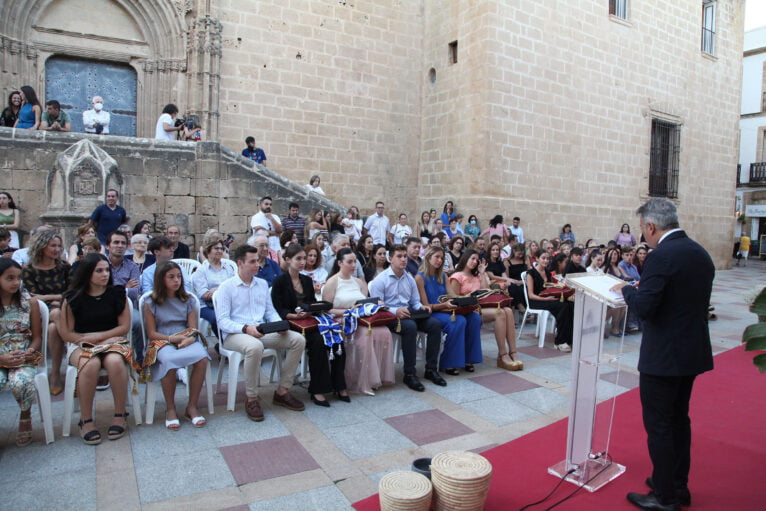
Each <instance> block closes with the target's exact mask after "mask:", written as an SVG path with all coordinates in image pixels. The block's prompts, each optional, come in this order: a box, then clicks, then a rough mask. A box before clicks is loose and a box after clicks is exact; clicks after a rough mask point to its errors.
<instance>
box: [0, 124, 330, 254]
mask: <svg viewBox="0 0 766 511" xmlns="http://www.w3.org/2000/svg"><path fill="white" fill-rule="evenodd" d="M83 139H85V140H89V141H90V142H92V143H93V144H95V146H97V147H98V148H100V149H103V150H104V151H105V152H106V154H108V156H109V157H111V158H113V159H114V161H115V162H116V168H115V170H114V172H115V177H114V180H113V181H109V182H110V183H111V184H112V185H114V186H117V187H119V188H121V192H122V193H121V198H120V204H121V205H122V206H123V207H124V208H125V209H126V210H127V212H128V215H129V216H130V222H129V223H130V224H131V225H135V224H136V223H138V222H139V221H140V220H149V221H150V222H152V224H153V225H154V226H155V229H156V230H157V231H158V232H160V231H163V232H164V230H165V228H166V227H167V226H168V225H172V224H177V225H179V226H181V227H182V232H183V234H184V239H183V241H184V242H185V243H187V244H189V245H190V246H192V247H199V244H200V242H201V240H202V235H203V234H204V233H205V231H206V230H207V229H209V228H216V229H218V230H219V231H221V232H222V233H226V234H233V235H235V236H236V238H237V243H242V242H244V241H245V240H246V238H247V235H248V233H249V225H250V217H251V216H252V215H253V214H255V213H256V212H257V211H258V198H259V197H262V196H264V195H270V196H271V197H272V198H273V199H274V212H275V213H277V214H278V215H280V216H282V215H285V214H287V206H288V204H289V203H290V202H292V201H295V202H297V203H298V204H300V206H301V214H302V216H307V215H308V214H309V213H310V212H311V210H312V209H313V208H321V209H328V210H338V211H340V210H341V209H342V206H340V205H338V204H336V203H334V202H332V201H330V200H327V199H325V198H324V197H321V196H319V195H317V194H315V193H313V192H309V191H308V190H307V189H306V188H305V187H304V186H301V185H298V184H296V183H293V182H291V181H289V180H287V179H285V178H284V177H282V176H280V175H279V174H276V173H274V172H272V171H271V170H269V169H268V168H266V167H264V166H262V165H257V164H255V163H254V162H252V161H250V160H248V159H245V158H243V157H242V156H240V155H238V154H236V153H234V152H233V151H231V150H229V149H227V148H225V147H223V146H221V145H220V144H218V143H216V142H202V143H199V144H195V143H193V142H168V141H158V140H151V139H144V138H129V137H111V136H96V135H85V134H81V133H47V132H42V131H36V132H32V131H26V130H12V129H8V128H0V182H1V183H2V186H0V190H5V191H8V192H10V193H11V195H13V198H14V199H15V201H16V204H17V206H18V207H19V208H20V209H21V214H22V221H21V227H22V230H23V231H29V230H30V229H31V228H32V227H34V226H35V225H37V224H39V223H41V216H44V217H45V219H46V220H50V221H52V222H53V223H54V224H57V225H58V226H64V227H65V228H66V229H65V232H64V234H65V238H66V240H65V241H66V243H67V246H68V244H69V243H71V240H72V239H73V237H74V232H73V228H74V227H75V226H77V225H79V224H80V223H82V222H84V221H85V220H87V216H88V214H89V212H84V213H83V212H82V211H83V210H82V209H80V208H78V207H77V204H76V203H75V204H73V205H71V207H69V210H70V211H71V212H72V214H58V212H59V211H60V209H61V208H60V207H59V205H58V204H57V203H56V200H55V199H54V200H53V201H52V200H51V184H50V183H51V182H52V181H53V176H54V175H55V174H56V173H57V172H58V170H59V169H58V168H57V163H56V159H57V157H58V156H59V155H60V154H61V153H63V152H64V151H66V150H67V149H69V148H70V147H72V146H74V145H75V144H77V143H78V142H80V141H81V140H83ZM115 183H122V184H121V185H119V184H116V185H115ZM88 193H90V192H88ZM100 193H103V190H102V191H101V192H100ZM101 200H102V201H103V198H102V199H101ZM87 209H90V207H89V206H88V208H87ZM51 214H52V215H51ZM49 215H51V216H52V217H53V218H52V219H51V216H49Z"/></svg>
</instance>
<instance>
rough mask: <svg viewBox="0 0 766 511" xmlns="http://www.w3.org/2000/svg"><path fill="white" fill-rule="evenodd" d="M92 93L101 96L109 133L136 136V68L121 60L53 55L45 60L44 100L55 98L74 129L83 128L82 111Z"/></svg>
mask: <svg viewBox="0 0 766 511" xmlns="http://www.w3.org/2000/svg"><path fill="white" fill-rule="evenodd" d="M93 96H101V97H102V98H104V105H105V109H106V110H107V111H108V112H109V114H110V123H109V133H110V134H111V135H122V136H128V137H134V136H136V70H135V69H133V68H132V67H130V66H129V65H127V64H122V63H120V62H105V61H97V60H86V59H77V58H71V57H59V56H54V57H51V58H49V59H48V60H47V61H46V62H45V99H46V100H51V99H55V100H56V101H58V102H59V103H61V109H62V110H64V111H66V112H67V113H68V114H69V116H70V117H71V119H72V130H73V131H78V132H81V131H85V130H84V127H83V122H82V112H83V111H84V110H87V109H88V108H90V100H91V98H92V97H93Z"/></svg>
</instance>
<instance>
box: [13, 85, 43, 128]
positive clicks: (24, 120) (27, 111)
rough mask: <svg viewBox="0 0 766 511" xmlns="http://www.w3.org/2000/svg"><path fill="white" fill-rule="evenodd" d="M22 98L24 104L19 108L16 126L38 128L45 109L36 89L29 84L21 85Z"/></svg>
mask: <svg viewBox="0 0 766 511" xmlns="http://www.w3.org/2000/svg"><path fill="white" fill-rule="evenodd" d="M20 92H21V100H22V101H23V103H24V104H23V105H21V109H20V110H19V116H18V117H17V118H16V124H15V125H14V127H15V128H19V129H26V130H36V129H37V128H39V127H40V118H41V117H42V115H43V109H42V107H41V106H40V101H38V99H37V94H35V90H34V89H33V88H32V87H30V86H29V85H24V86H23V87H21V91H20Z"/></svg>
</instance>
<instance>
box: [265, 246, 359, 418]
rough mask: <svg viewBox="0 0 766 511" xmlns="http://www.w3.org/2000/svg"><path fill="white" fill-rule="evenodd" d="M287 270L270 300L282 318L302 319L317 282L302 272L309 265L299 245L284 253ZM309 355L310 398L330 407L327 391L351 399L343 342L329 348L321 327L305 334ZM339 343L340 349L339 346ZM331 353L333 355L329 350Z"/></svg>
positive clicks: (274, 288)
mask: <svg viewBox="0 0 766 511" xmlns="http://www.w3.org/2000/svg"><path fill="white" fill-rule="evenodd" d="M284 259H285V264H286V265H287V271H286V272H285V273H283V274H282V275H280V276H278V277H277V278H276V279H274V283H273V284H272V286H271V301H272V302H273V303H274V309H276V311H277V312H278V313H279V315H280V316H281V317H282V319H287V320H290V319H303V318H305V317H307V316H308V313H307V312H303V311H296V310H295V309H296V308H297V307H300V306H301V305H302V304H304V303H314V302H316V301H317V299H316V295H315V294H314V285H313V282H312V281H311V279H310V278H309V277H307V276H306V275H302V274H301V271H302V270H303V268H304V267H305V266H306V252H305V251H304V250H303V247H301V246H300V245H298V244H294V245H290V246H289V247H287V250H285V254H284ZM305 337H306V348H307V350H308V356H309V372H310V373H311V381H310V382H309V394H310V395H311V401H312V402H313V403H314V404H316V405H318V406H330V403H329V401H327V399H326V398H325V394H327V393H331V392H335V393H336V394H337V396H338V399H340V400H341V401H346V402H350V401H351V398H350V397H349V396H348V391H347V390H346V377H345V375H344V371H345V369H346V350H345V349H342V344H340V345H335V344H333V346H332V347H327V346H326V345H325V341H324V339H323V337H322V335H321V334H320V333H319V330H318V329H317V330H312V331H308V332H306V334H305ZM336 346H338V348H336ZM331 352H332V355H333V356H332V358H330V353H331Z"/></svg>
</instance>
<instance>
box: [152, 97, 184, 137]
mask: <svg viewBox="0 0 766 511" xmlns="http://www.w3.org/2000/svg"><path fill="white" fill-rule="evenodd" d="M176 117H178V107H177V106H175V105H174V104H173V103H169V104H167V105H165V108H163V109H162V115H160V118H159V119H157V126H155V127H154V138H155V139H157V140H175V139H176V132H177V131H182V130H183V129H184V127H183V124H182V125H181V126H176Z"/></svg>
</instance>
